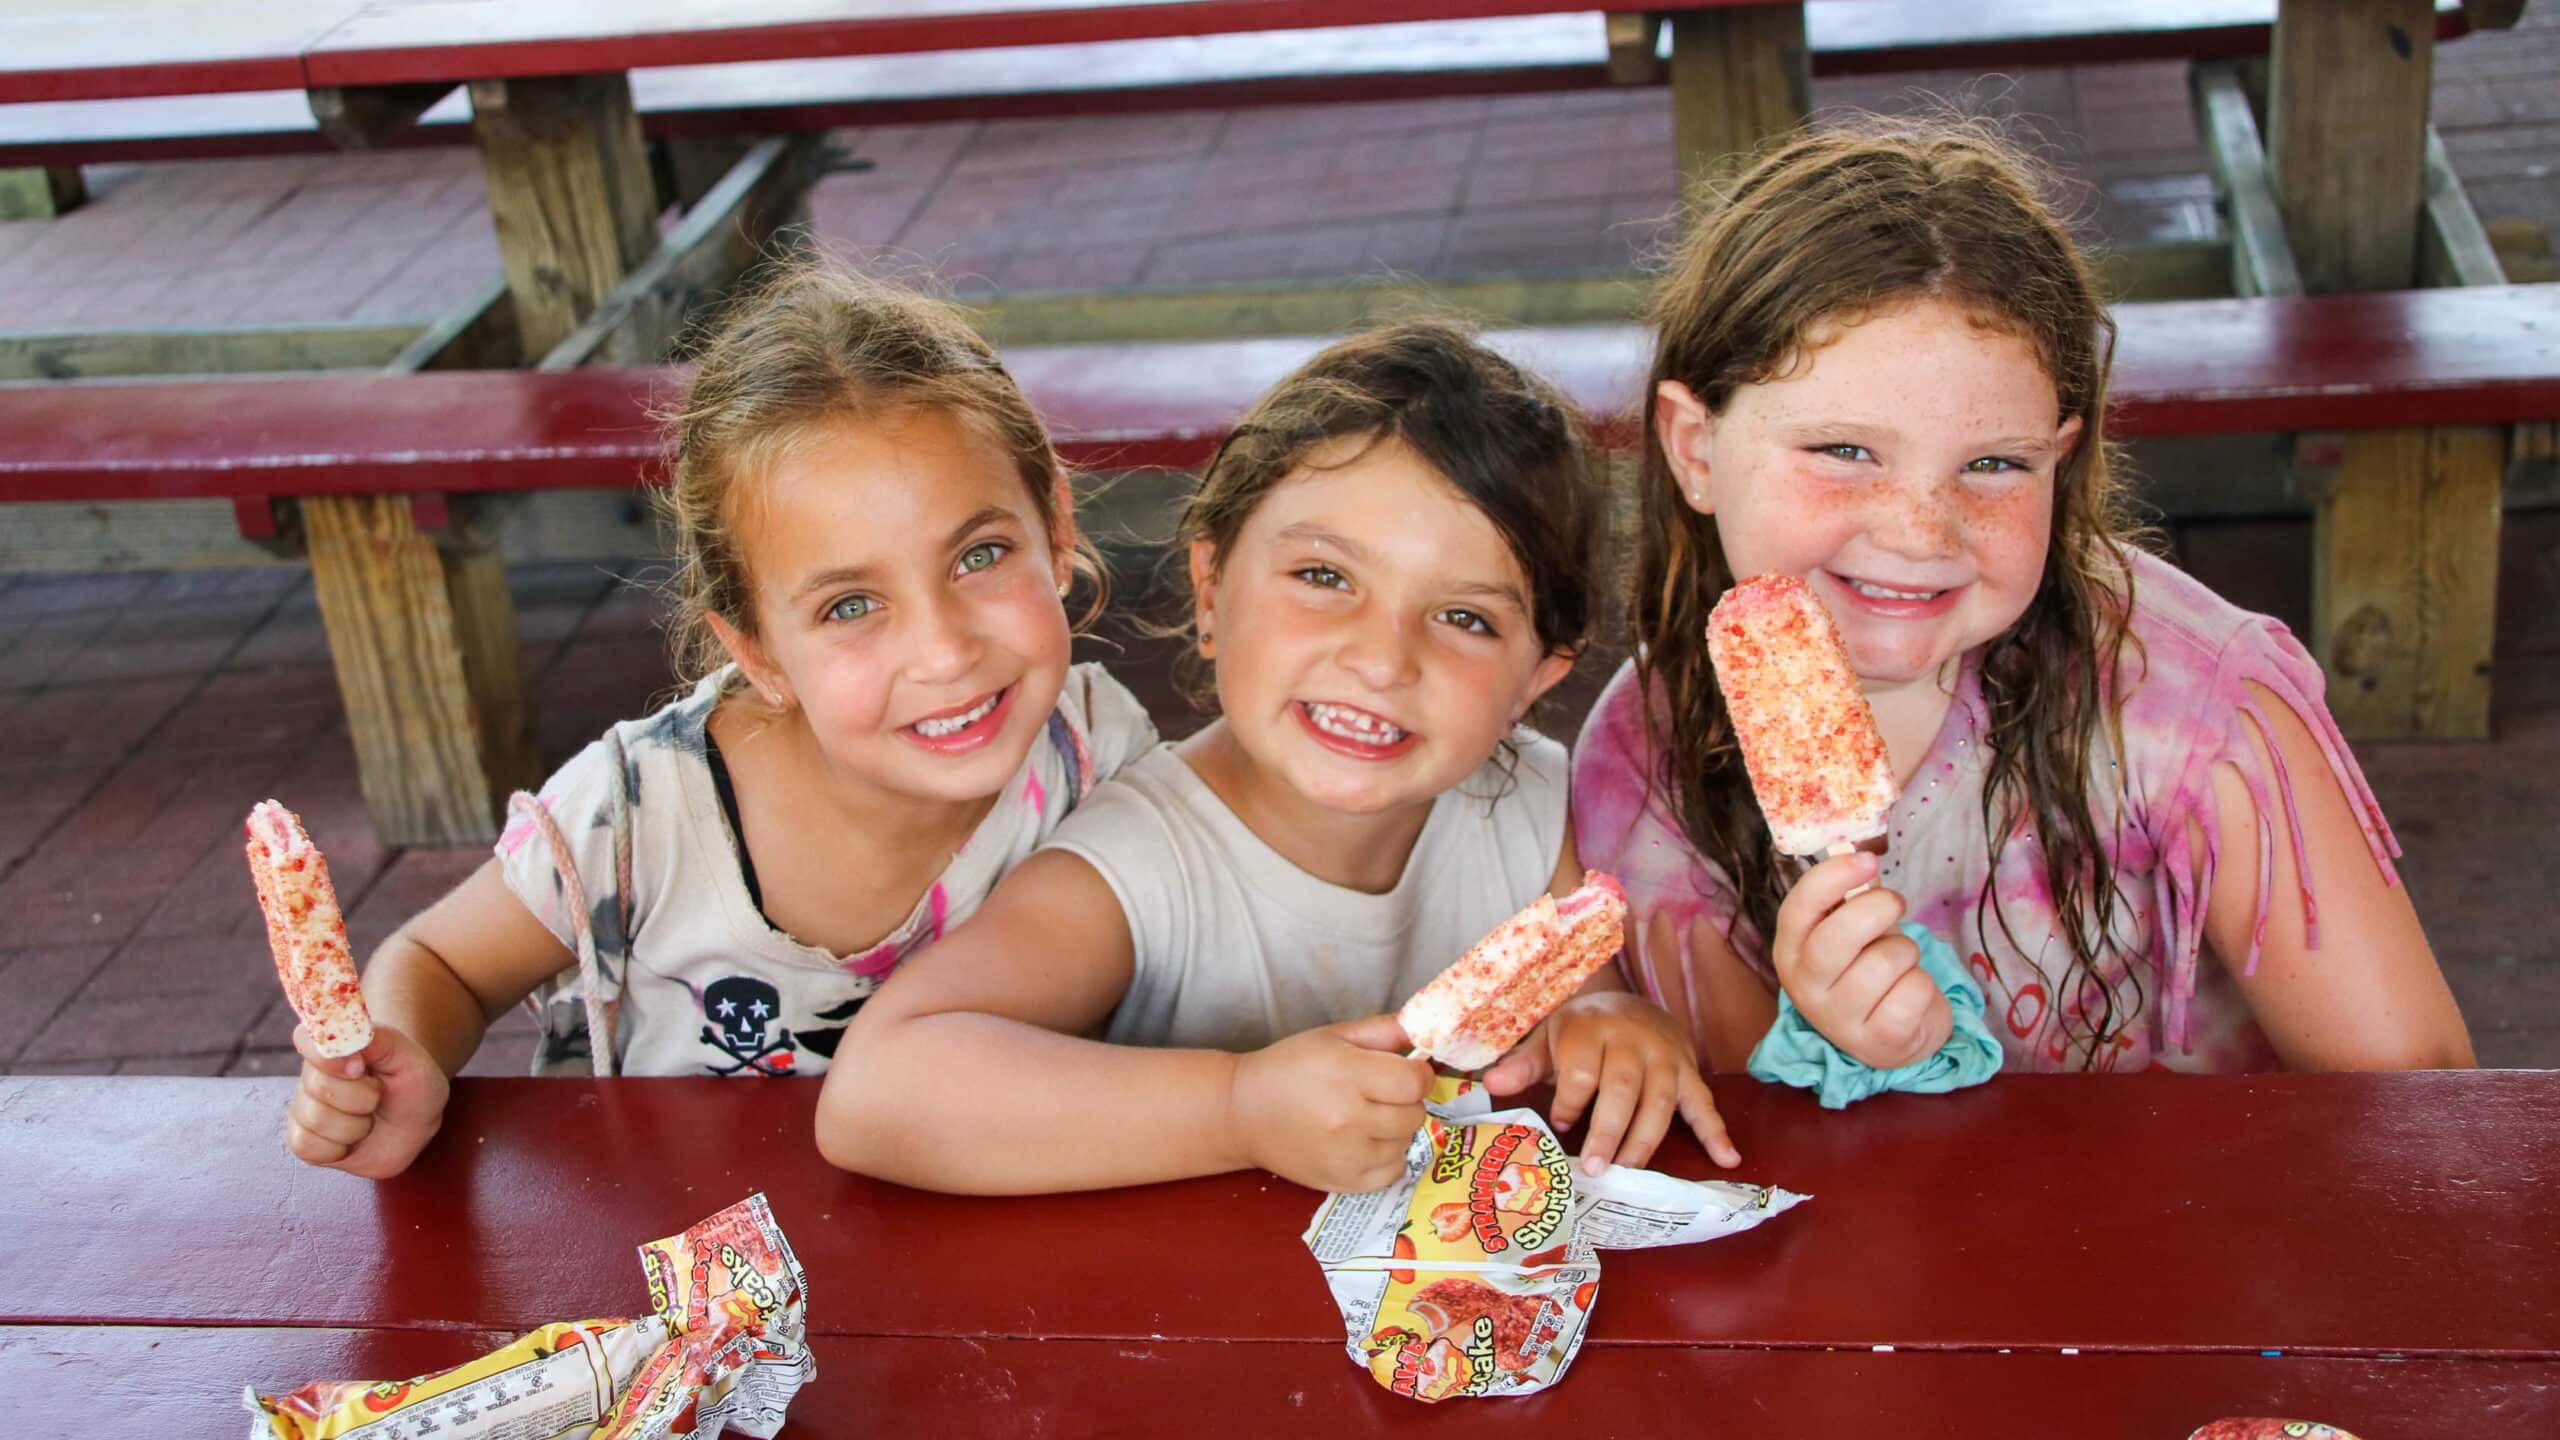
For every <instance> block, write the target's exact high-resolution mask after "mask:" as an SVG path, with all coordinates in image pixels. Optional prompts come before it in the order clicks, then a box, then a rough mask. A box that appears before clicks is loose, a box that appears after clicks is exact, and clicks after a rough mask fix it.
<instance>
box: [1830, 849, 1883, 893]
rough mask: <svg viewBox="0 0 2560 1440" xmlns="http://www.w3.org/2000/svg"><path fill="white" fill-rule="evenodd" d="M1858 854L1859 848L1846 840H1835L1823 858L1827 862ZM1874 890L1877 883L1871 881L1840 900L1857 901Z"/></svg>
mask: <svg viewBox="0 0 2560 1440" xmlns="http://www.w3.org/2000/svg"><path fill="white" fill-rule="evenodd" d="M1857 853H1858V847H1857V846H1855V845H1852V844H1850V843H1849V842H1848V841H1846V840H1834V841H1832V842H1831V848H1830V849H1828V850H1825V851H1823V852H1822V858H1823V859H1825V860H1837V859H1839V858H1840V857H1841V856H1843V855H1855V854H1857ZM1874 888H1876V882H1874V881H1873V880H1870V881H1868V882H1867V883H1866V884H1864V885H1861V886H1859V887H1858V888H1856V889H1854V890H1852V891H1850V892H1849V893H1848V894H1846V895H1843V896H1841V897H1840V898H1841V899H1842V900H1843V901H1848V900H1855V899H1857V898H1858V897H1859V896H1861V895H1864V894H1866V893H1867V892H1868V891H1870V890H1873V889H1874Z"/></svg>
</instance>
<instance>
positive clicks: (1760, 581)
mask: <svg viewBox="0 0 2560 1440" xmlns="http://www.w3.org/2000/svg"><path fill="white" fill-rule="evenodd" d="M1707 656H1708V658H1709V659H1711V660H1713V661H1714V662H1715V667H1716V684H1717V686H1718V688H1720V689H1722V690H1723V691H1724V704H1725V710H1726V712H1727V713H1728V714H1730V715H1731V716H1732V717H1733V733H1734V738H1735V739H1736V740H1737V741H1739V742H1740V743H1741V746H1742V764H1743V768H1744V769H1746V770H1748V771H1749V772H1750V774H1751V793H1752V794H1754V795H1756V796H1758V797H1759V799H1760V813H1761V815H1762V816H1763V817H1765V818H1766V819H1767V820H1768V822H1769V834H1770V837H1771V838H1772V839H1773V840H1775V841H1776V842H1777V847H1778V850H1779V852H1780V853H1781V854H1786V855H1832V854H1841V853H1845V852H1847V851H1848V850H1850V849H1852V848H1854V847H1855V846H1856V844H1857V842H1859V841H1861V840H1870V839H1873V838H1874V837H1876V836H1878V835H1881V834H1883V833H1884V832H1885V819H1886V816H1887V815H1888V814H1889V813H1890V812H1891V811H1892V809H1893V802H1894V801H1895V800H1896V799H1897V798H1899V796H1900V793H1901V787H1899V786H1898V785H1896V784H1895V783H1894V778H1893V762H1892V760H1891V759H1890V758H1889V757H1888V756H1887V755H1886V754H1885V748H1884V739H1883V737H1881V736H1880V735H1878V734H1877V733H1876V716H1875V711H1874V710H1873V709H1871V708H1869V706H1868V705H1867V697H1866V694H1865V692H1863V691H1861V690H1860V689H1859V688H1858V675H1857V672H1856V671H1855V670H1852V669H1851V668H1850V666H1849V654H1848V651H1847V650H1846V649H1845V648H1844V647H1843V646H1842V645H1841V643H1840V630H1839V627H1838V626H1836V625H1834V624H1833V623H1832V621H1831V612H1829V611H1827V610H1825V609H1823V608H1822V602H1821V601H1820V600H1817V599H1815V598H1814V594H1813V592H1812V591H1811V590H1810V589H1808V588H1806V586H1805V583H1804V582H1803V581H1802V580H1799V579H1797V578H1796V577H1795V576H1792V575H1760V576H1755V577H1753V578H1752V579H1749V580H1745V581H1743V582H1742V583H1741V584H1739V585H1736V586H1734V587H1733V588H1732V589H1730V590H1727V591H1726V592H1725V593H1724V598H1723V599H1721V600H1718V601H1717V602H1716V608H1715V611H1714V613H1713V614H1711V615H1709V616H1708V617H1707Z"/></svg>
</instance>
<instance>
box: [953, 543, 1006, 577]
mask: <svg viewBox="0 0 2560 1440" xmlns="http://www.w3.org/2000/svg"><path fill="white" fill-rule="evenodd" d="M1003 557H1004V547H1003V546H1002V545H999V544H997V543H995V542H994V541H992V540H989V541H985V542H982V543H980V544H976V545H972V546H970V547H969V548H968V549H966V550H963V551H961V552H960V572H961V573H962V574H964V575H966V574H970V573H973V572H975V571H979V570H984V569H986V568H988V567H989V566H991V565H993V564H995V563H996V561H998V560H1000V559H1002V558H1003Z"/></svg>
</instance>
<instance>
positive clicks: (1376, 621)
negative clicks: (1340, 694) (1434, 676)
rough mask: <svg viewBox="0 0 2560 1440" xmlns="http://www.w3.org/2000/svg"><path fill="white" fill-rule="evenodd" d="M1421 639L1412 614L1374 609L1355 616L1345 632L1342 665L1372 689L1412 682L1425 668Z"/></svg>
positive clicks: (1383, 688)
mask: <svg viewBox="0 0 2560 1440" xmlns="http://www.w3.org/2000/svg"><path fill="white" fill-rule="evenodd" d="M1421 639H1422V637H1421V636H1420V635H1419V634H1418V633H1417V629H1416V625H1415V622H1414V621H1413V619H1412V617H1410V616H1407V615H1404V614H1401V613H1398V612H1395V611H1391V610H1387V609H1384V608H1377V609H1373V610H1371V611H1370V612H1369V613H1368V614H1366V615H1363V616H1361V617H1359V618H1358V619H1356V620H1354V621H1353V622H1352V624H1351V627H1350V632H1349V634H1347V635H1346V636H1344V638H1343V642H1342V650H1341V657H1340V658H1341V661H1342V668H1343V669H1345V670H1348V671H1349V672H1351V677H1352V678H1353V679H1355V680H1358V681H1359V682H1360V683H1361V684H1363V685H1366V686H1368V687H1369V688H1370V689H1372V690H1393V689H1396V688H1398V687H1400V686H1404V685H1410V684H1412V683H1413V682H1414V681H1415V680H1416V679H1417V678H1419V677H1420V675H1421V672H1422V665H1421V661H1420V657H1419V651H1420V648H1421Z"/></svg>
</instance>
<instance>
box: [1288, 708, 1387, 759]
mask: <svg viewBox="0 0 2560 1440" xmlns="http://www.w3.org/2000/svg"><path fill="white" fill-rule="evenodd" d="M1300 708H1301V709H1302V710H1304V711H1305V712H1306V716H1307V719H1308V720H1309V721H1310V722H1312V723H1313V724H1314V725H1315V727H1316V728H1317V729H1318V730H1321V731H1323V732H1324V733H1325V734H1327V735H1330V736H1332V737H1333V738H1335V739H1337V740H1345V741H1349V742H1350V743H1351V744H1354V745H1373V746H1376V747H1378V748H1379V749H1385V748H1386V747H1388V746H1390V745H1399V744H1402V743H1403V742H1404V739H1405V736H1406V734H1407V733H1408V732H1407V731H1406V730H1405V729H1404V727H1402V726H1400V725H1397V724H1395V723H1394V722H1392V721H1390V720H1386V719H1384V718H1382V717H1380V716H1376V715H1372V714H1370V713H1369V712H1368V711H1366V710H1355V709H1353V708H1352V707H1350V706H1348V705H1328V704H1325V703H1323V702H1322V701H1317V700H1308V701H1304V702H1301V705H1300Z"/></svg>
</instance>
